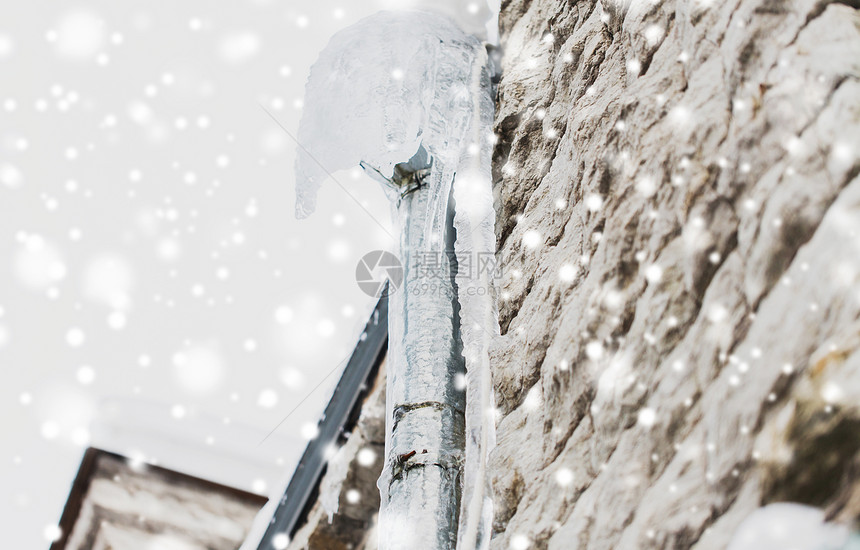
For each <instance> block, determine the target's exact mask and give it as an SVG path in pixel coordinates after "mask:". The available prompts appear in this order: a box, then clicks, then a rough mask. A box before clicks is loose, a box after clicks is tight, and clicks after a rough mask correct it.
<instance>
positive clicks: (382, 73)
mask: <svg viewBox="0 0 860 550" xmlns="http://www.w3.org/2000/svg"><path fill="white" fill-rule="evenodd" d="M487 64H488V63H487V56H486V50H485V48H484V46H483V45H482V44H481V43H480V42H479V41H478V40H477V39H476V38H474V37H472V36H469V35H466V34H464V33H463V32H462V31H460V30H459V29H458V28H457V27H456V26H455V25H454V24H453V23H452V22H451V21H449V20H448V19H446V18H444V17H440V16H438V15H434V14H431V13H425V12H395V13H387V12H383V13H380V14H377V15H374V16H372V17H369V18H367V19H365V20H363V21H361V22H359V23H357V24H356V25H354V26H352V27H350V28H348V29H345V30H344V31H341V32H340V33H338V34H337V35H335V36H334V37H333V38H332V40H331V42H330V43H329V45H328V46H327V47H326V49H325V50H324V51H323V53H322V54H321V56H320V59H319V61H318V62H317V63H316V64H315V65H314V66H313V68H312V69H311V75H310V78H309V80H308V84H307V88H306V99H305V114H304V116H303V118H302V122H301V125H300V128H299V136H298V137H299V141H300V143H301V147H302V148H303V149H304V151H302V152H300V153H299V155H298V157H297V161H296V172H297V178H298V179H297V183H296V190H297V204H296V214H297V216H299V217H304V216H307V215H309V214H310V213H311V212H312V211H313V209H314V205H315V201H316V194H317V190H318V188H319V186H320V184H321V183H322V181H323V180H325V179H326V177H327V173H328V172H332V171H336V170H340V169H343V168H349V167H352V166H356V165H359V164H360V163H361V165H362V166H364V167H365V168H366V169H368V170H369V172H370V173H372V174H376V175H378V176H379V179H383V178H391V177H392V176H394V175H395V172H396V171H400V172H402V170H401V168H402V167H401V168H396V167H397V165H398V164H402V163H410V164H416V166H411V165H410V166H408V167H407V168H409V169H410V170H416V169H420V168H422V167H425V166H426V165H425V166H417V164H423V162H424V161H425V160H426V156H425V154H424V153H427V154H429V157H430V161H431V164H430V165H429V174H428V175H427V176H426V177H424V178H423V184H424V186H423V188H422V189H420V190H419V191H417V192H414V193H410V194H408V195H406V196H403V197H401V193H400V192H398V191H396V190H393V189H391V188H390V186H386V187H385V188H386V190H387V192H388V193H389V196H390V197H391V199H392V216H393V218H394V225H395V228H396V229H397V230H398V231H399V234H400V238H401V241H400V243H399V249H398V251H397V252H398V256H399V257H400V258H401V261H402V262H403V263H404V267H405V268H406V270H407V273H408V272H409V269H410V267H411V265H412V262H413V261H414V260H415V259H416V257H417V256H418V255H419V254H431V255H432V254H433V253H435V254H438V255H440V256H442V257H445V258H448V259H450V258H449V256H450V255H449V254H447V253H446V252H447V249H449V248H450V246H451V242H450V240H451V238H452V237H453V234H454V232H455V231H454V230H456V242H455V243H454V245H453V246H454V251H455V253H456V257H457V259H458V260H461V261H458V262H455V265H459V269H460V272H459V273H458V274H457V277H456V281H455V283H454V281H451V283H454V284H455V286H451V285H449V286H446V287H445V290H444V292H443V293H442V295H436V296H433V295H432V293H431V292H424V293H421V292H420V290H419V292H417V293H416V292H414V291H415V290H416V288H417V287H418V285H419V283H420V281H418V282H416V281H414V280H413V282H412V283H411V284H412V286H410V282H409V281H410V279H409V277H407V282H406V287H405V288H404V289H401V291H399V292H396V293H394V294H392V295H391V296H390V297H389V301H390V302H389V309H390V316H389V366H388V373H389V379H388V388H387V389H388V398H387V400H386V402H387V408H388V411H387V416H386V422H387V423H388V425H389V429H388V430H387V436H386V461H387V467H386V469H385V471H384V473H383V476H382V477H381V478H380V482H379V485H380V490H381V493H382V501H383V502H382V507H383V510H382V512H381V514H380V522H381V526H380V527H381V528H380V547H381V548H401V547H404V548H407V547H408V548H425V547H426V548H451V547H453V541H454V540H457V541H458V544H457V547H458V548H461V549H464V550H471V549H472V548H486V547H487V545H488V543H489V535H490V525H491V521H492V499H491V492H490V491H489V487H488V482H487V476H486V461H487V456H488V453H489V451H490V449H491V448H492V446H493V444H494V430H495V426H494V418H493V416H492V415H491V414H490V412H489V411H491V410H492V408H493V404H494V400H493V396H492V382H491V378H490V369H489V359H488V351H487V350H488V346H489V341H490V339H491V338H492V337H493V336H494V335H496V334H497V333H498V321H497V315H496V311H495V296H494V294H493V285H492V276H493V270H492V267H493V259H494V251H495V236H494V232H493V227H494V223H495V215H494V211H493V205H492V193H491V180H490V152H491V148H492V141H491V139H490V138H491V135H492V134H491V128H492V118H493V103H492V98H491V92H490V79H489V73H488V67H487ZM410 161H411V162H410ZM419 161H420V162H419ZM398 173H399V172H398ZM455 175H456V178H455ZM452 189H453V197H454V203H455V212H454V213H453V222H452V219H451V218H452V216H451V211H450V208H449V207H450V205H449V197H450V196H451V195H452ZM407 214H408V216H409V219H407ZM467 265H468V267H469V268H470V269H471V272H470V273H466V272H465V267H466V266H467ZM443 286H444V285H443ZM454 288H456V294H455V293H454V290H453V289H454ZM440 292H441V291H440ZM437 294H438V293H437ZM410 313H411V315H410ZM452 331H453V332H452ZM452 336H453V338H454V339H455V340H456V338H457V337H458V336H459V339H460V341H459V344H458V342H456V341H455V342H451V338H452ZM460 345H461V346H462V350H463V356H464V357H459V358H457V357H450V358H446V357H445V352H442V355H441V356H440V355H439V353H440V349H456V350H457V352H458V353H457V354H458V355H459V350H460V347H459V346H460ZM445 346H448V347H447V348H445ZM452 346H453V347H452ZM434 354H435V355H434ZM428 358H429V359H428ZM464 358H465V359H464ZM464 361H465V368H466V371H467V372H466V380H467V390H466V399H465V401H466V403H465V404H463V401H464V399H463V397H464V396H463V394H462V391H456V390H455V388H453V386H454V382H455V376H454V375H455V374H456V372H457V371H458V370H461V369H462V365H463V362H464ZM458 364H459V366H458ZM421 400H424V401H421ZM419 401H421V402H426V403H441V402H444V403H446V404H445V405H444V406H442V407H436V409H437V410H436V412H435V413H433V412H432V411H430V412H428V413H427V414H428V415H429V416H427V417H426V419H425V420H426V421H427V422H429V423H430V424H434V423H435V425H436V427H438V428H439V429H440V430H442V431H443V432H445V433H444V434H442V435H439V434H432V433H431V434H428V433H423V432H422V431H421V429H420V426H418V425H416V426H412V424H411V421H409V422H407V421H404V420H403V419H404V418H407V415H406V414H405V412H404V411H409V412H412V411H414V410H415V404H416V403H418V402H419ZM397 403H401V404H406V405H405V406H403V405H398V404H397ZM449 405H450V407H449ZM464 408H465V411H464V410H463V409H464ZM441 409H445V410H450V411H451V412H450V414H449V413H446V412H444V411H442V410H441ZM428 411H429V408H428ZM395 413H397V418H398V419H399V420H398V421H399V422H400V424H399V425H398V430H397V435H396V436H392V429H391V426H393V425H394V424H396V423H397V422H395ZM464 413H465V434H464V433H463V424H462V422H463V421H462V418H463V415H464ZM457 417H459V418H461V420H457ZM458 426H459V427H458ZM458 433H459V435H457V434H458ZM452 434H453V435H452ZM464 435H465V464H463V456H462V453H463V451H462V449H461V450H460V451H453V452H447V451H446V452H445V453H442V454H438V453H436V452H435V451H431V452H428V453H422V451H423V450H424V449H422V448H409V447H419V446H421V444H422V442H426V445H425V446H426V447H428V448H429V447H432V446H433V445H434V444H437V445H438V446H440V448H443V449H445V448H447V446H450V445H452V444H454V443H456V441H454V440H459V441H460V443H458V444H459V445H460V446H463V436H464ZM440 437H441V440H440ZM450 437H453V438H454V440H449V439H446V438H450ZM413 451H415V452H416V453H418V455H416V454H415V453H413V454H412V455H409V453H410V452H413ZM422 454H423V455H425V456H420V455H422ZM407 455H409V457H408V458H407V460H409V461H415V462H420V461H423V463H426V464H431V465H435V466H439V467H441V468H442V470H443V474H442V475H441V479H439V480H436V481H437V482H438V483H437V486H438V487H443V486H446V485H447V486H452V487H454V489H456V492H457V494H460V492H461V491H462V499H461V507H460V509H459V510H455V511H454V512H453V516H454V517H453V518H449V519H453V521H451V522H449V523H450V524H451V526H452V528H453V525H459V531H458V533H456V535H455V533H453V532H450V533H447V534H445V535H444V538H446V539H447V540H446V541H441V542H439V544H438V545H430V544H429V543H428V542H427V538H428V537H431V538H435V537H436V536H437V535H438V534H429V533H424V532H421V525H418V526H417V528H413V527H415V526H409V525H398V524H397V522H396V521H393V518H394V517H396V516H398V515H400V512H402V511H403V510H400V508H406V507H409V506H410V504H409V502H408V498H407V497H408V496H409V495H408V494H406V495H405V496H404V494H400V493H397V492H396V491H394V490H392V494H393V495H395V494H396V496H397V498H396V499H395V500H396V502H389V501H388V499H389V494H388V489H389V487H393V485H392V484H393V483H395V482H396V481H397V480H395V479H393V475H394V474H392V472H395V473H396V472H398V471H400V472H402V471H403V470H404V468H403V464H402V463H403V460H404V459H403V456H407ZM443 455H444V456H443ZM398 468H400V470H398ZM460 468H462V475H461V472H460ZM446 471H447V472H448V473H444V472H446ZM451 472H453V473H451ZM452 476H453V477H452ZM451 484H453V485H451ZM443 488H444V487H443ZM452 490H453V489H452ZM437 496H438V498H440V499H444V498H445V495H442V494H440V495H437ZM404 498H405V499H406V500H404ZM422 498H425V500H426V502H427V503H428V504H426V505H427V506H431V505H432V503H430V501H432V500H433V495H429V496H428V495H426V494H423V495H422ZM389 505H391V506H389ZM422 506H424V504H422ZM456 516H459V522H458V518H457V517H456ZM419 523H420V522H419ZM404 527H405V529H404ZM419 542H420V544H416V543H419Z"/></svg>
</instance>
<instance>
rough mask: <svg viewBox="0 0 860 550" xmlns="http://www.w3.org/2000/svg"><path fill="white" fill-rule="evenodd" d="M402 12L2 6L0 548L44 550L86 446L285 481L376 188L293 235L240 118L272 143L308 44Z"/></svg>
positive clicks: (346, 335) (263, 481) (344, 338)
mask: <svg viewBox="0 0 860 550" xmlns="http://www.w3.org/2000/svg"><path fill="white" fill-rule="evenodd" d="M420 4H421V2H413V1H396V0H361V1H356V0H353V1H350V2H346V1H343V0H341V1H331V0H315V1H301V2H299V1H289V2H275V1H269V0H243V1H242V0H236V1H233V2H219V3H217V4H216V3H212V2H205V1H203V0H193V1H187V2H181V3H177V2H167V1H151V0H150V1H146V2H144V1H141V0H134V1H129V2H121V3H117V2H110V1H108V0H92V1H89V2H87V3H80V2H73V3H67V2H46V1H42V0H40V1H34V2H26V3H20V2H19V3H11V4H9V5H7V6H5V8H4V15H5V16H4V18H3V21H2V22H0V83H2V84H0V427H2V432H0V434H2V439H0V441H2V443H0V449H2V453H0V487H2V488H3V491H2V495H0V517H4V518H7V519H8V518H13V519H14V520H13V521H9V522H7V526H6V529H5V531H4V544H5V545H6V546H7V547H9V548H16V549H22V550H26V549H30V548H33V549H38V548H46V547H47V544H48V542H47V540H46V538H45V530H46V528H47V527H49V526H51V525H54V524H56V522H57V521H58V520H59V516H60V513H61V511H62V507H63V504H64V503H65V499H66V496H67V494H68V491H69V488H70V484H71V481H72V479H73V478H74V475H75V473H76V470H77V467H78V464H79V462H80V459H81V456H82V452H83V450H84V448H85V447H86V446H87V445H88V444H93V445H95V446H100V447H103V448H108V449H110V450H114V451H117V452H120V453H123V454H126V455H130V456H135V457H139V458H143V459H146V460H156V461H158V463H159V464H161V465H164V466H166V467H169V468H174V469H177V470H180V471H184V472H187V473H190V474H192V475H198V476H202V477H207V478H209V479H213V480H215V481H219V482H222V483H227V484H230V485H234V486H237V487H240V488H243V489H246V490H256V491H260V492H263V493H268V492H270V491H272V490H274V489H273V488H274V487H277V485H278V483H279V478H282V477H283V476H284V473H285V472H286V473H289V470H290V468H291V465H292V464H294V462H295V460H297V458H298V456H299V454H300V453H301V452H302V450H303V448H304V445H305V440H303V438H302V428H303V426H306V425H308V424H311V425H312V424H315V423H316V420H317V417H318V415H319V413H320V412H321V410H322V408H323V407H324V405H325V403H326V401H327V400H328V397H329V394H330V392H331V389H332V387H333V385H334V384H335V383H336V381H337V379H338V376H339V373H340V368H342V366H343V360H344V359H345V358H347V357H348V356H349V353H350V352H351V350H352V347H353V345H354V342H355V340H356V338H357V336H358V334H359V332H360V330H361V327H362V326H363V325H364V322H365V319H366V316H367V314H368V312H369V311H370V309H371V308H372V307H373V305H374V300H373V299H371V298H369V297H367V296H365V295H364V294H362V293H361V291H360V290H359V289H358V288H357V286H356V285H355V282H354V269H355V265H356V262H357V261H358V258H360V257H361V256H362V255H363V254H364V253H366V252H369V251H371V250H374V249H378V248H388V246H389V237H388V235H386V233H385V230H384V229H383V227H387V226H388V216H389V215H388V206H387V204H386V202H385V199H384V198H383V196H382V193H381V192H380V191H379V190H378V189H377V188H376V184H373V183H371V182H369V181H367V180H366V179H364V178H363V177H359V178H353V177H352V175H351V174H350V173H344V174H340V175H339V179H340V181H342V182H344V183H345V184H348V185H349V186H350V189H351V191H352V193H353V195H354V196H356V197H358V199H359V200H360V201H364V202H366V207H367V209H369V210H370V211H371V212H372V213H373V218H375V219H372V218H371V217H370V216H368V214H367V213H366V212H365V211H364V210H363V209H362V208H360V207H359V206H358V205H357V204H355V202H354V201H353V199H351V198H350V197H349V196H347V195H346V194H345V193H344V192H343V191H341V190H340V189H339V188H338V187H337V186H336V185H327V186H324V188H323V190H322V192H321V195H320V200H319V206H318V210H317V212H316V213H315V214H314V215H313V216H312V217H311V218H310V219H308V220H303V221H301V222H299V221H296V220H295V219H293V202H294V187H293V177H292V163H293V156H294V144H293V143H292V142H291V140H290V138H289V137H288V136H287V135H286V134H285V133H284V132H282V131H281V130H280V129H279V128H278V127H277V126H276V125H275V124H274V123H273V122H272V121H271V120H270V119H269V118H268V117H267V115H266V114H265V113H264V112H263V110H262V109H261V107H260V105H261V104H262V105H265V106H266V107H267V108H268V109H269V110H270V111H271V112H272V113H273V114H274V115H275V116H277V117H278V119H279V120H280V121H281V122H282V123H283V124H284V126H286V128H288V129H289V130H290V131H291V132H292V133H295V130H296V128H297V126H298V121H299V117H300V116H301V103H300V102H301V98H302V95H303V84H304V80H305V78H306V74H307V71H308V68H309V66H310V64H311V63H312V62H313V60H314V59H315V57H316V55H317V53H318V52H319V51H320V50H321V49H322V47H323V46H324V45H325V43H326V41H327V40H328V38H329V37H330V36H331V34H333V33H334V32H335V31H337V30H338V29H340V28H342V27H344V26H346V25H348V24H350V23H352V22H354V21H356V20H357V19H358V18H360V17H363V16H365V15H368V14H370V13H373V12H375V11H377V10H378V9H383V8H388V9H390V8H396V7H414V6H418V5H420ZM424 4H428V5H432V6H434V7H439V6H441V5H442V4H443V3H439V2H432V3H431V2H424ZM444 4H445V5H446V6H448V7H446V8H444V9H446V10H448V11H449V13H451V14H453V15H455V16H456V17H457V18H458V20H460V21H461V23H462V24H464V26H466V27H468V30H471V31H473V32H475V31H478V30H479V29H480V28H481V25H483V19H484V18H485V17H486V7H485V6H484V5H483V3H482V2H476V3H475V4H474V7H473V5H472V4H470V3H468V2H456V1H453V0H452V1H450V2H447V3H444ZM472 12H475V13H472ZM380 223H381V224H382V226H383V227H380ZM330 372H332V373H333V374H332V375H331V376H330V377H329V378H327V379H325V381H324V382H323V384H322V386H321V387H320V389H319V390H317V391H316V392H314V393H313V395H312V396H311V398H310V399H308V401H307V402H305V404H304V405H303V406H302V407H300V408H299V409H298V410H297V411H296V412H295V413H294V414H293V415H292V416H291V417H290V419H289V420H287V421H286V422H285V423H284V424H283V425H282V426H281V428H279V429H278V431H277V432H276V433H275V435H273V436H272V437H271V438H269V439H268V440H267V441H266V442H265V443H263V444H262V445H258V444H259V442H260V441H261V440H262V439H263V437H264V436H265V435H266V434H267V433H268V432H269V431H270V430H271V429H272V428H274V427H275V426H276V425H277V424H278V422H279V421H280V420H281V419H282V418H283V417H284V416H285V415H286V414H287V413H288V412H289V411H290V410H291V409H292V408H293V407H294V406H295V405H296V404H297V403H298V402H299V401H300V400H301V399H302V398H304V397H305V396H306V395H307V394H308V393H309V392H310V390H311V389H312V388H313V387H314V386H316V385H317V384H318V383H320V381H322V380H324V378H325V376H326V375H327V374H328V373H330Z"/></svg>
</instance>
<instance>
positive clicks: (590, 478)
mask: <svg viewBox="0 0 860 550" xmlns="http://www.w3.org/2000/svg"><path fill="white" fill-rule="evenodd" d="M858 7H860V3H858V2H856V0H855V1H842V2H835V1H823V0H728V1H717V0H714V1H710V0H633V1H630V0H627V1H624V0H615V1H613V0H580V1H558V0H531V1H529V0H511V1H505V2H502V14H501V28H502V29H501V30H502V45H503V48H504V72H503V76H502V80H501V84H500V89H499V98H498V101H499V102H498V113H497V120H496V132H497V134H498V136H499V142H498V144H497V147H496V151H495V158H494V168H495V171H496V173H495V174H494V176H495V180H496V184H495V190H496V194H497V200H498V224H497V234H498V242H499V253H498V255H499V259H500V263H501V265H502V266H503V268H504V278H503V280H502V284H501V291H502V301H501V303H500V306H499V307H500V317H501V328H502V334H503V336H502V338H501V339H500V340H499V341H498V342H497V345H496V346H495V347H494V349H493V352H492V364H493V366H494V377H495V386H496V393H497V395H496V397H497V405H498V423H497V426H498V428H497V429H498V434H497V435H498V446H497V448H496V449H495V451H494V453H493V461H492V472H493V482H494V486H495V492H496V508H497V510H496V512H497V513H496V518H495V530H496V535H495V537H494V538H493V541H492V544H491V548H494V549H507V548H539V549H543V548H550V549H571V548H589V549H639V548H699V549H711V548H714V549H717V548H719V549H722V548H726V545H727V544H728V542H729V540H730V539H731V537H732V535H733V533H734V532H735V531H736V530H737V527H738V525H739V524H740V522H741V521H742V520H743V519H744V518H745V517H747V516H748V515H749V514H750V513H751V512H753V511H754V510H756V509H757V508H759V507H761V506H763V505H765V504H767V503H770V502H777V501H792V502H801V503H805V504H810V505H814V506H817V507H820V508H824V509H825V510H826V512H827V514H828V517H829V518H830V519H832V520H835V521H848V522H850V521H852V520H857V519H858V518H860V455H858V452H857V451H858V448H860V435H858V434H860V430H858V426H860V374H858V373H860V319H858V317H860V178H858V172H860V160H858V149H860V82H858V76H860V30H859V29H858V28H860V16H858V11H857V8H858Z"/></svg>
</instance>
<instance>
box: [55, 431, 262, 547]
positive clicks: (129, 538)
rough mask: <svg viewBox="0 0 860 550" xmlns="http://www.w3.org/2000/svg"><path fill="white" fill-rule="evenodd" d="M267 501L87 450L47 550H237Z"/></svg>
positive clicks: (232, 489)
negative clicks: (54, 538)
mask: <svg viewBox="0 0 860 550" xmlns="http://www.w3.org/2000/svg"><path fill="white" fill-rule="evenodd" d="M266 500H267V499H266V498H265V497H262V496H260V495H256V494H254V493H249V492H245V491H241V490H239V489H235V488H233V487H227V486H225V485H220V484H217V483H212V482H210V481H206V480H203V479H199V478H196V477H192V476H189V475H186V474H182V473H179V472H175V471H172V470H168V469H165V468H161V467H158V466H152V465H149V464H146V463H144V462H137V461H134V460H130V459H127V458H125V457H122V456H120V455H117V454H114V453H109V452H107V451H102V450H100V449H95V448H90V449H88V450H87V452H86V453H85V454H84V459H83V462H82V463H81V467H80V470H79V471H78V475H77V477H76V478H75V481H74V484H73V486H72V490H71V493H70V495H69V499H68V501H67V503H66V507H65V510H64V512H63V517H62V520H61V521H60V528H61V532H62V534H61V536H60V538H59V539H58V540H57V541H56V542H54V544H53V545H51V550H90V549H92V550H96V549H98V550H119V549H122V550H156V549H158V550H235V549H236V548H238V547H239V546H240V545H241V544H242V540H243V539H244V538H245V536H246V534H247V533H248V530H249V528H250V526H251V524H252V523H253V521H254V516H255V515H256V513H257V512H258V511H259V510H260V509H261V508H262V507H263V505H264V504H265V503H266Z"/></svg>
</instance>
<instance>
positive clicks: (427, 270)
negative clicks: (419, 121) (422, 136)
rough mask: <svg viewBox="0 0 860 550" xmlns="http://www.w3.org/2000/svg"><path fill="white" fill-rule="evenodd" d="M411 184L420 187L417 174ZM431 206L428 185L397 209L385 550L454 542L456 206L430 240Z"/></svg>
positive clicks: (459, 427)
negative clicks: (399, 268) (398, 283)
mask: <svg viewBox="0 0 860 550" xmlns="http://www.w3.org/2000/svg"><path fill="white" fill-rule="evenodd" d="M421 153H422V151H419V155H416V157H420V156H421ZM423 158H426V157H423ZM413 161H414V159H413ZM413 164H414V162H413ZM403 166H404V165H398V168H401V170H402V167H403ZM410 168H413V169H419V170H420V168H421V167H419V166H413V167H410ZM426 168H430V166H429V165H428V166H426ZM411 185H412V186H413V187H417V185H415V181H414V177H413V178H412V183H411ZM432 202H433V197H432V196H431V193H430V189H429V187H428V186H424V187H418V188H417V189H415V190H413V191H411V192H409V193H408V194H405V195H404V196H403V197H402V198H400V199H399V200H398V201H397V204H396V205H395V208H396V212H397V215H396V219H397V220H399V221H400V223H401V225H402V226H401V227H400V228H399V229H400V247H399V248H400V251H401V258H400V259H401V262H402V263H403V268H404V279H403V280H404V282H403V286H402V288H401V289H400V290H399V291H398V292H397V293H396V294H394V295H392V296H390V297H389V300H390V307H393V308H396V310H394V311H392V314H391V315H390V316H389V334H390V337H389V343H390V344H389V365H388V370H387V372H388V380H387V388H386V390H387V393H386V406H387V410H388V415H387V418H386V424H387V426H386V432H387V441H386V462H385V469H384V470H383V473H382V475H381V476H380V479H379V482H378V485H379V489H380V494H381V497H382V498H381V501H382V504H381V508H380V529H379V533H380V540H379V548H380V549H381V550H407V549H408V550H414V549H427V550H431V549H432V550H448V549H451V550H453V549H454V548H455V547H456V543H457V528H458V518H459V512H460V494H461V484H462V469H463V458H464V457H463V454H464V447H465V417H464V410H465V405H466V403H465V392H464V391H463V387H462V380H463V376H464V373H465V365H464V359H463V354H462V344H461V343H460V320H459V303H458V300H457V287H456V283H455V278H454V276H455V274H456V273H457V265H456V258H455V256H454V253H453V250H454V240H455V231H454V226H453V208H452V207H451V201H450V200H449V201H448V202H449V208H448V209H447V216H446V219H445V225H444V230H443V232H442V234H441V235H439V234H436V233H433V234H430V235H427V234H425V226H426V223H427V216H428V215H432V213H433V212H434V211H435V210H436V209H435V205H433V204H431V203H432Z"/></svg>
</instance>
